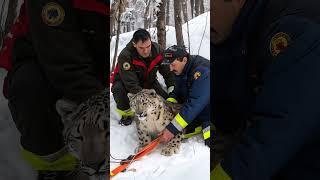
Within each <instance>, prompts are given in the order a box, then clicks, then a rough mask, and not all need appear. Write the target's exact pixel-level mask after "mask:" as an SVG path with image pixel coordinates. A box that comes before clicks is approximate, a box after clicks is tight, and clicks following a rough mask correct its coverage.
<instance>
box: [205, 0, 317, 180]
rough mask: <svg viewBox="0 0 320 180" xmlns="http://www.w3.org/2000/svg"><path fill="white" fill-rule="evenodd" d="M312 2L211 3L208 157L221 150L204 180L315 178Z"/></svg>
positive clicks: (231, 0)
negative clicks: (211, 136) (211, 134)
mask: <svg viewBox="0 0 320 180" xmlns="http://www.w3.org/2000/svg"><path fill="white" fill-rule="evenodd" d="M317 4H318V5H319V1H316V0H306V1H297V0H293V1H286V0H215V1H213V4H212V5H213V36H212V40H213V41H212V42H213V46H212V47H213V59H214V62H215V65H214V66H215V72H214V78H215V79H214V81H213V82H214V86H213V87H214V89H213V92H214V99H215V101H214V102H215V104H214V120H215V122H214V123H215V126H216V129H217V139H219V140H217V142H215V146H214V153H213V157H214V158H215V157H217V154H219V156H220V153H221V152H224V153H222V154H223V156H222V157H223V158H222V159H218V160H217V164H214V166H216V167H215V169H214V170H213V171H212V174H211V175H212V176H211V179H214V180H230V179H237V180H265V179H275V180H277V179H281V180H286V179H290V180H292V179H319V177H320V173H319V171H318V168H319V166H320V161H319V160H320V155H319V151H320V144H319V138H320V134H319V132H320V115H319V102H320V96H319V92H320V86H319V82H320V71H319V69H320V61H319V59H320V43H319V42H320V12H319V8H318V6H317ZM224 137H233V138H230V139H233V140H231V141H229V142H232V141H233V143H232V144H231V145H227V146H228V147H227V146H225V145H224V144H229V142H227V141H225V142H223V141H221V140H223V139H225V138H224ZM223 146H224V147H223ZM221 147H222V148H221Z"/></svg>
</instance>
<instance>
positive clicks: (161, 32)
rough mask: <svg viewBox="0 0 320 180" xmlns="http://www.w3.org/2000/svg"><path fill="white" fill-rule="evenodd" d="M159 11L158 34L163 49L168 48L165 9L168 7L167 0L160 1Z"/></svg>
mask: <svg viewBox="0 0 320 180" xmlns="http://www.w3.org/2000/svg"><path fill="white" fill-rule="evenodd" d="M159 5H160V6H159V9H160V10H159V11H158V12H157V16H158V21H157V36H158V43H159V45H160V47H161V48H162V49H165V48H166V24H165V17H166V16H165V9H166V0H162V2H160V3H159Z"/></svg>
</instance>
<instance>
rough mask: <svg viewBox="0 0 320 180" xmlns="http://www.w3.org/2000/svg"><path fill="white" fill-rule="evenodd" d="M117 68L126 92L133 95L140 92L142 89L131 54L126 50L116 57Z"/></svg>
mask: <svg viewBox="0 0 320 180" xmlns="http://www.w3.org/2000/svg"><path fill="white" fill-rule="evenodd" d="M130 43H131V42H130ZM118 66H119V74H120V77H121V80H122V83H123V84H124V86H125V88H126V89H127V91H128V92H130V93H133V94H135V93H138V92H139V91H141V90H142V87H141V86H140V83H139V78H138V77H137V74H136V72H135V69H134V66H133V64H132V58H131V54H130V52H129V51H127V50H126V49H124V50H123V51H122V52H121V53H120V55H119V57H118ZM126 67H127V68H126Z"/></svg>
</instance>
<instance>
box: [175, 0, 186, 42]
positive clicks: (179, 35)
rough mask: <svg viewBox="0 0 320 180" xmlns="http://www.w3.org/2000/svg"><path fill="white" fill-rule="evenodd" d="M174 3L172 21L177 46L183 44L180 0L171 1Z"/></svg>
mask: <svg viewBox="0 0 320 180" xmlns="http://www.w3.org/2000/svg"><path fill="white" fill-rule="evenodd" d="M173 4H174V23H175V28H176V39H177V45H178V46H184V42H183V35H182V23H181V0H175V1H173Z"/></svg>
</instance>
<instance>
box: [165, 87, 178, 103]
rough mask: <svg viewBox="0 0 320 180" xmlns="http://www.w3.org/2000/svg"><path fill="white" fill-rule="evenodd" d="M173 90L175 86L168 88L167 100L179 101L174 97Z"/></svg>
mask: <svg viewBox="0 0 320 180" xmlns="http://www.w3.org/2000/svg"><path fill="white" fill-rule="evenodd" d="M173 91H174V86H170V87H169V88H168V94H169V98H167V101H168V102H172V103H178V101H177V100H176V99H175V98H174V94H173Z"/></svg>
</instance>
